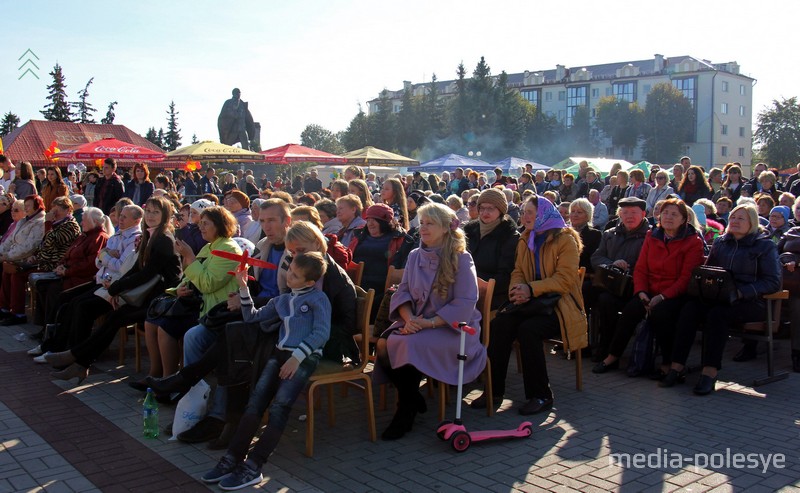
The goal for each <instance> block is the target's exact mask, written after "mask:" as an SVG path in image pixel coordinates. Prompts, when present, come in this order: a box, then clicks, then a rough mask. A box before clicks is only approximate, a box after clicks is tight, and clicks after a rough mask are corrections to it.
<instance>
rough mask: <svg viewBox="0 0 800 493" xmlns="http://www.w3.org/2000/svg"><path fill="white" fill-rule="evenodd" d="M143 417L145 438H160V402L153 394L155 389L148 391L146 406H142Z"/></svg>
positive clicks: (145, 399) (145, 400)
mask: <svg viewBox="0 0 800 493" xmlns="http://www.w3.org/2000/svg"><path fill="white" fill-rule="evenodd" d="M142 415H143V417H144V432H143V433H142V434H143V435H144V437H145V438H158V402H156V396H155V394H154V393H153V389H150V388H148V389H147V397H145V398H144V405H143V406H142Z"/></svg>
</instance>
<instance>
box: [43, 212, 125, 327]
mask: <svg viewBox="0 0 800 493" xmlns="http://www.w3.org/2000/svg"><path fill="white" fill-rule="evenodd" d="M81 228H82V229H83V234H81V235H80V236H78V237H77V238H76V239H75V241H73V242H72V245H71V246H70V247H69V249H68V250H67V253H65V254H64V256H63V257H62V258H61V261H60V262H59V263H58V265H57V266H56V268H55V269H54V270H53V272H54V273H55V274H56V275H57V276H58V278H57V279H56V280H55V281H54V282H49V283H37V284H36V287H37V292H36V296H37V299H38V300H39V303H37V305H36V311H37V314H36V316H35V318H36V319H37V320H42V319H43V320H44V323H45V324H49V323H52V322H53V321H54V319H55V316H56V310H57V309H58V307H59V306H61V305H62V304H63V303H64V302H65V301H66V300H67V299H69V298H72V295H73V294H75V293H77V292H79V291H80V292H82V291H85V290H86V289H87V288H88V289H94V288H96V287H97V286H96V285H95V283H94V282H93V281H94V275H95V274H96V273H97V265H95V262H94V261H95V258H96V257H97V253H98V252H99V251H100V249H101V248H103V247H104V246H105V245H106V241H108V238H109V236H111V235H113V234H114V226H112V225H111V220H110V219H109V218H108V216H106V215H105V214H103V211H101V210H100V209H98V208H96V207H87V208H86V209H85V210H84V212H83V218H82V219H81ZM83 285H87V286H86V287H83ZM69 290H72V291H69ZM62 291H63V293H62Z"/></svg>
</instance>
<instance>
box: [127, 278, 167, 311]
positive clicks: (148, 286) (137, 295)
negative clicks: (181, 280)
mask: <svg viewBox="0 0 800 493" xmlns="http://www.w3.org/2000/svg"><path fill="white" fill-rule="evenodd" d="M162 279H163V278H162V277H161V276H160V275H157V276H155V277H152V278H151V279H150V280H149V281H147V282H145V283H143V284H140V285H138V286H136V287H133V288H131V289H129V290H127V291H123V292H121V293H120V294H119V295H118V297H119V301H120V302H121V303H119V304H120V305H123V304H124V305H131V306H134V307H136V308H139V307H140V306H142V305H144V304H145V303H147V299H148V298H149V297H150V293H151V292H152V291H153V289H155V288H156V286H158V283H160V282H161V280H162Z"/></svg>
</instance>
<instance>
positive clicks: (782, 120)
mask: <svg viewBox="0 0 800 493" xmlns="http://www.w3.org/2000/svg"><path fill="white" fill-rule="evenodd" d="M757 125H758V127H757V128H756V132H755V140H756V142H757V143H758V144H760V145H761V148H760V150H759V151H760V155H762V156H763V157H764V160H765V161H766V162H768V163H769V164H770V165H771V166H775V167H777V168H784V167H787V166H792V165H795V164H797V163H798V162H800V105H798V103H797V97H792V98H788V99H785V98H784V99H783V100H782V101H778V100H773V101H772V106H771V107H767V108H766V109H764V111H762V112H761V113H759V114H758V124H757ZM754 160H755V157H754ZM754 162H755V161H754Z"/></svg>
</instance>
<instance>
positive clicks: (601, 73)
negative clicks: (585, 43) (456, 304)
mask: <svg viewBox="0 0 800 493" xmlns="http://www.w3.org/2000/svg"><path fill="white" fill-rule="evenodd" d="M686 60H690V61H693V62H697V63H698V64H699V66H700V70H701V71H705V70H720V71H728V70H726V68H725V67H724V65H725V64H713V63H711V62H710V61H708V60H703V59H700V58H696V57H693V56H691V55H682V56H674V57H669V58H667V57H664V69H663V70H662V71H660V72H656V70H655V59H653V58H648V59H646V60H633V61H624V62H612V63H603V64H599V65H577V66H574V67H564V69H565V71H564V75H565V77H566V78H568V77H569V75H570V74H573V73H576V72H578V71H579V70H582V69H584V68H585V69H586V70H588V71H589V72H591V79H590V80H603V79H614V78H617V77H618V76H617V71H618V70H620V69H622V68H624V67H625V66H626V65H632V66H633V67H635V68H637V69H638V71H639V73H638V77H642V76H648V75H658V74H659V73H672V72H673V71H674V70H675V67H676V66H677V65H678V64H680V63H682V62H684V61H686ZM732 63H735V62H732ZM526 74H527V75H533V74H539V75H541V76H543V78H544V81H543V83H544V84H554V83H563V82H565V81H564V80H563V79H562V80H558V79H557V75H556V74H557V69H549V70H528V71H525V72H520V73H515V74H507V76H508V86H509V87H524V86H526V85H529V86H533V85H539V84H525V77H526ZM736 75H739V76H741V77H746V78H748V79H749V78H750V77H747V76H745V75H742V74H738V73H737V74H736ZM494 77H497V76H494ZM454 82H456V80H455V79H453V80H441V81H437V82H436V90H437V92H438V93H439V94H443V93H448V92H451V91H448V86H450V85H451V84H453V83H454ZM567 82H569V81H568V80H567ZM575 82H578V81H575ZM429 85H430V82H423V83H418V84H412V85H411V87H412V90H416V89H418V88H422V87H428V86H429ZM403 91H404V89H399V90H397V91H388V95H389V97H390V98H400V97H402V96H403ZM378 99H379V98H375V99H373V100H371V101H369V102H374V101H377V100H378Z"/></svg>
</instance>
